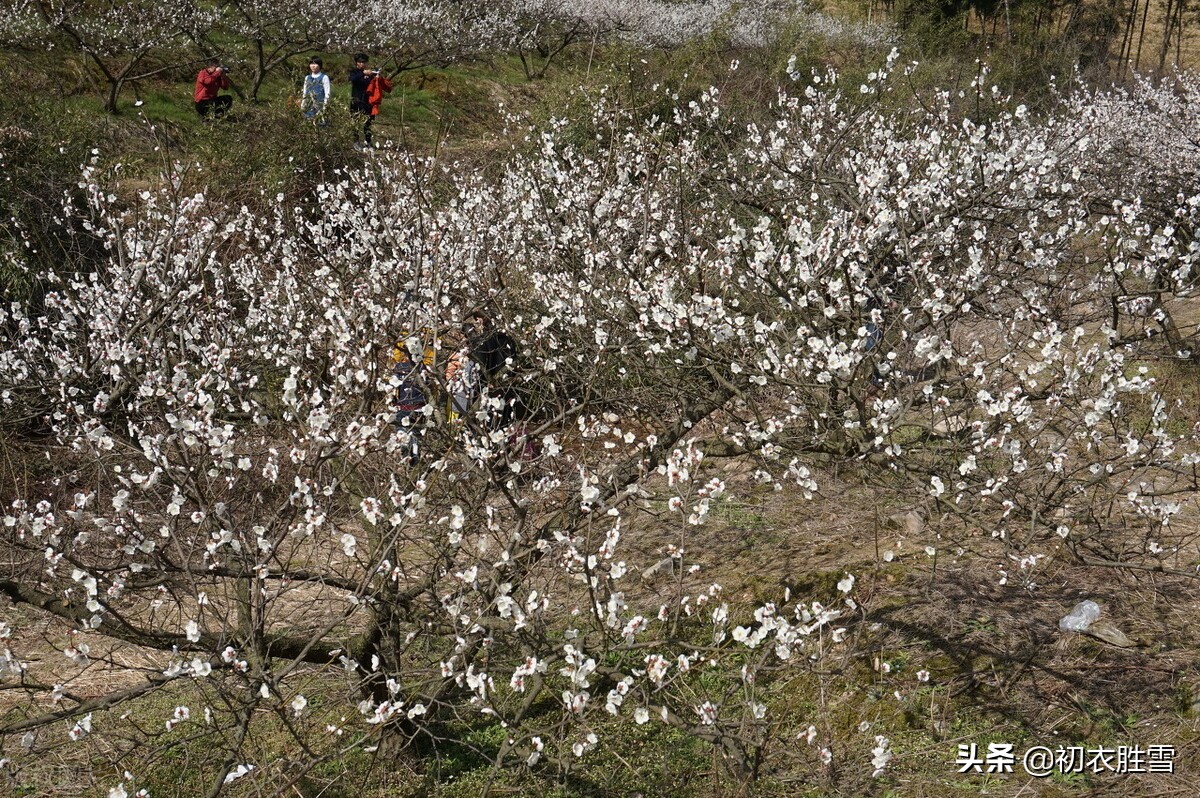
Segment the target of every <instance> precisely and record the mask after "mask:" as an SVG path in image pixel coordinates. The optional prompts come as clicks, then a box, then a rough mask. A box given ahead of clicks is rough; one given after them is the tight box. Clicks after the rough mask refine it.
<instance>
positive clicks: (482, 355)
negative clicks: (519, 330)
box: [468, 311, 525, 427]
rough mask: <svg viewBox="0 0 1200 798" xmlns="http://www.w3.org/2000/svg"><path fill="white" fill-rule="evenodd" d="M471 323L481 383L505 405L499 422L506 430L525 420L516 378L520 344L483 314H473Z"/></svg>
mask: <svg viewBox="0 0 1200 798" xmlns="http://www.w3.org/2000/svg"><path fill="white" fill-rule="evenodd" d="M468 323H469V324H470V329H471V330H472V334H470V335H469V336H468V340H469V342H470V351H471V359H472V360H474V361H475V362H476V363H478V364H479V372H480V378H481V379H480V382H481V383H482V384H483V385H485V386H487V387H488V388H491V389H492V391H493V392H494V393H493V395H494V396H499V397H500V400H501V401H502V402H503V406H502V407H501V410H500V416H499V417H498V418H497V419H496V423H497V425H498V426H500V427H506V426H508V425H509V424H511V423H512V422H513V421H514V420H517V419H520V418H522V417H523V415H524V409H525V408H524V403H523V402H522V400H521V396H520V394H519V393H518V392H517V389H516V387H515V385H514V384H513V379H512V372H513V368H514V366H515V365H516V360H517V342H516V341H514V340H513V338H512V336H510V335H509V334H508V333H506V332H504V331H503V330H501V329H499V328H498V327H496V325H495V324H493V323H492V320H491V319H490V318H488V317H487V316H486V315H485V314H483V313H482V312H480V311H476V312H475V313H472V314H471V316H470V317H469V319H468Z"/></svg>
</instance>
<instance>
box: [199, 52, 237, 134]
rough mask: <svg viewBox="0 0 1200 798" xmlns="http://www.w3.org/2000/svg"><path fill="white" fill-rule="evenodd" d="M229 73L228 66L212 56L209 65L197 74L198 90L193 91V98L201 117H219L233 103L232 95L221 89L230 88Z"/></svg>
mask: <svg viewBox="0 0 1200 798" xmlns="http://www.w3.org/2000/svg"><path fill="white" fill-rule="evenodd" d="M228 73H229V69H228V68H227V67H223V66H221V62H220V61H218V60H217V59H215V58H211V59H209V61H208V65H207V66H205V67H204V69H201V70H200V71H199V72H198V73H197V74H196V90H195V91H194V92H192V100H193V101H194V102H195V103H196V113H197V114H199V115H200V118H201V119H208V118H209V117H210V116H212V117H219V116H221V115H223V114H224V113H225V112H226V111H228V110H229V107H230V106H231V105H233V98H232V97H230V96H229V95H228V94H221V93H220V91H221V89H228V88H229V87H230V85H231V84H230V82H229V74H228Z"/></svg>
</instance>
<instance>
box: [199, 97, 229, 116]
mask: <svg viewBox="0 0 1200 798" xmlns="http://www.w3.org/2000/svg"><path fill="white" fill-rule="evenodd" d="M231 105H233V97H231V96H230V95H228V94H222V95H220V96H217V97H214V98H212V99H211V100H201V101H200V102H198V103H196V113H197V114H199V115H200V118H201V119H207V118H209V117H210V116H211V117H214V118H216V117H220V116H224V115H225V112H226V111H228V110H229V107H230V106H231Z"/></svg>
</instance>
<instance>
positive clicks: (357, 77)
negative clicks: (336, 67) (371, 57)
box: [350, 53, 379, 147]
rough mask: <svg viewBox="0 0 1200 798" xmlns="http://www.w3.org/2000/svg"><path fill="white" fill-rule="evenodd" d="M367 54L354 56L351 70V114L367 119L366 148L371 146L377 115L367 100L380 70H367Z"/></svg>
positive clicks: (363, 130) (365, 124) (365, 130)
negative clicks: (369, 89) (372, 128)
mask: <svg viewBox="0 0 1200 798" xmlns="http://www.w3.org/2000/svg"><path fill="white" fill-rule="evenodd" d="M367 60H368V59H367V54H366V53H356V54H355V55H354V69H351V70H350V113H352V114H362V115H363V116H365V117H366V120H365V121H364V122H363V127H362V135H363V141H364V142H365V144H366V146H368V147H370V146H371V125H372V123H374V121H375V115H374V114H373V113H372V112H371V102H370V100H368V99H367V88H368V87H369V86H370V85H371V81H372V80H374V79H375V77H376V76H377V75H378V74H379V70H378V69H368V68H367Z"/></svg>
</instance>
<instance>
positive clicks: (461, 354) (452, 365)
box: [445, 324, 479, 421]
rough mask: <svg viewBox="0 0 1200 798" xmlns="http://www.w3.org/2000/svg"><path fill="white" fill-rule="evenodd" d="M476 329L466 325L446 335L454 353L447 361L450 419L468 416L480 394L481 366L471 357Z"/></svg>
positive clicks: (448, 345) (447, 342) (447, 391)
mask: <svg viewBox="0 0 1200 798" xmlns="http://www.w3.org/2000/svg"><path fill="white" fill-rule="evenodd" d="M473 333H474V329H473V328H472V327H471V326H470V325H469V324H464V325H463V327H462V330H461V331H460V332H459V333H458V334H455V333H453V332H451V333H448V334H447V335H446V339H445V340H446V344H447V347H448V348H453V349H454V352H453V353H452V354H451V355H450V357H449V358H447V360H446V393H447V394H449V396H450V408H449V410H450V419H451V420H452V421H453V420H456V419H459V418H463V417H464V416H466V414H467V412H468V411H469V410H470V409H471V405H472V404H473V403H474V401H475V396H476V394H478V392H479V364H478V363H476V362H475V360H474V359H472V357H471V344H470V338H469V336H470V335H472V334H473Z"/></svg>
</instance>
